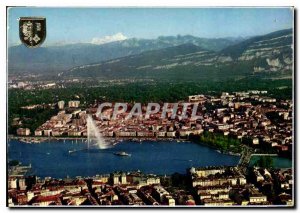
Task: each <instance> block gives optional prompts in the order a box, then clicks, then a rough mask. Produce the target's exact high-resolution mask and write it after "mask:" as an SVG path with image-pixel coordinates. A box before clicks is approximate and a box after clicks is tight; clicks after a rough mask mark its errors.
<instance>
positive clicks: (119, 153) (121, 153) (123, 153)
mask: <svg viewBox="0 0 300 213" xmlns="http://www.w3.org/2000/svg"><path fill="white" fill-rule="evenodd" d="M114 155H118V156H128V157H130V156H131V154H129V153H126V152H115V153H114Z"/></svg>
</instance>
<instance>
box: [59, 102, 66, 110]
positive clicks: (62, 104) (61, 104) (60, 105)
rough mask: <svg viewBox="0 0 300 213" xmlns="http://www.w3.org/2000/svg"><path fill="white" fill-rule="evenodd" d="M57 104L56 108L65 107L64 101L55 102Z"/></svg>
mask: <svg viewBox="0 0 300 213" xmlns="http://www.w3.org/2000/svg"><path fill="white" fill-rule="evenodd" d="M57 106H58V109H64V107H65V102H64V101H59V102H58V103H57Z"/></svg>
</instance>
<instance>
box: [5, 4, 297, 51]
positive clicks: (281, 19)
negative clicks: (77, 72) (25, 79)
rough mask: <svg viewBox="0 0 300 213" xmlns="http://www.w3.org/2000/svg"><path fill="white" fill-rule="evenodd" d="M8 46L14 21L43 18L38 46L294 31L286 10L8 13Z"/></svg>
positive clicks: (15, 38)
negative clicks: (43, 34) (43, 29)
mask: <svg viewBox="0 0 300 213" xmlns="http://www.w3.org/2000/svg"><path fill="white" fill-rule="evenodd" d="M7 16H8V21H7V25H8V30H7V40H8V45H9V46H11V45H16V44H20V39H19V22H18V19H19V17H28V16H42V17H45V18H46V22H47V37H46V40H45V42H44V44H43V45H45V46H47V45H48V46H50V45H59V44H70V43H95V44H103V43H107V42H111V41H116V40H124V39H127V38H133V37H134V38H146V39H153V38H157V37H158V36H170V35H175V36H176V35H193V36H198V37H205V38H222V37H240V36H241V37H248V36H254V35H263V34H267V33H270V32H273V31H276V30H281V29H287V28H292V27H293V11H292V10H291V9H290V8H181V9H180V8H165V9H164V8H35V7H14V8H9V9H8V12H7Z"/></svg>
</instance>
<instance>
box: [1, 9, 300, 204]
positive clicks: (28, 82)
mask: <svg viewBox="0 0 300 213" xmlns="http://www.w3.org/2000/svg"><path fill="white" fill-rule="evenodd" d="M7 17H8V22H7V25H8V26H9V28H8V32H7V34H8V41H7V42H8V54H7V57H8V58H7V59H8V60H7V71H8V82H7V90H8V92H7V94H8V106H7V110H8V113H7V174H8V175H7V190H8V191H7V206H8V207H24V206H26V207H33V206H34V207H39V206H49V207H51V206H70V207H71V206H78V207H85V206H96V207H124V206H126V207H133V206H139V207H151V206H164V207H176V206H177V207H192V206H194V207H265V206H270V207H294V206H295V198H294V196H295V192H294V172H295V169H294V165H295V162H294V159H295V158H294V152H295V150H294V99H293V97H294V96H293V88H294V54H293V50H294V42H293V41H294V31H293V30H294V28H293V27H294V11H293V8H289V7H281V8H279V7H278V8H276V7H275V8H193V9H192V8H185V9H181V8H172V9H171V8H165V9H161V8H122V9H121V8H39V7H36V8H31V7H14V8H8V13H7ZM74 17H81V18H82V19H79V20H74V19H73V18H74ZM224 17H226V18H225V19H224ZM237 17H244V19H237ZM46 23H47V24H46ZM84 23H89V25H85V24H84ZM143 23H147V24H148V28H145V27H142V26H143ZM189 23H192V24H189ZM222 23H226V24H225V25H224V24H222ZM71 25H72V26H76V27H73V28H72V29H71V28H70V26H71ZM223 25H224V26H223ZM179 26H182V29H181V28H180V27H179ZM19 30H21V31H20V32H19ZM46 32H47V33H46ZM22 36H23V37H22ZM19 37H20V38H19Z"/></svg>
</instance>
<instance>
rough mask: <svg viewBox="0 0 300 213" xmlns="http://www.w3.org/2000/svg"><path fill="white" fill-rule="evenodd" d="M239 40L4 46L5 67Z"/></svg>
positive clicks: (33, 69)
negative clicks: (6, 55) (6, 57)
mask: <svg viewBox="0 0 300 213" xmlns="http://www.w3.org/2000/svg"><path fill="white" fill-rule="evenodd" d="M241 40H243V38H241V37H238V38H218V39H208V38H199V37H195V36H190V35H186V36H180V35H178V36H160V37H158V38H157V39H137V38H131V39H126V40H123V41H116V42H110V43H106V44H102V45H97V44H91V43H78V44H68V45H62V46H49V47H39V48H27V47H25V46H24V45H18V46H12V47H9V48H8V59H9V60H8V67H9V73H24V72H26V73H43V72H44V73H45V71H46V72H48V71H51V72H59V71H65V70H66V69H71V68H73V67H75V66H79V65H83V64H90V63H98V62H101V61H106V60H110V59H115V58H119V57H124V56H129V55H135V54H139V53H142V52H145V51H150V50H157V49H163V48H168V47H173V46H178V45H182V44H187V43H190V44H194V45H197V46H199V47H202V48H205V49H207V50H212V51H220V50H222V49H224V48H225V47H228V46H230V45H233V44H236V43H237V42H240V41H241Z"/></svg>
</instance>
